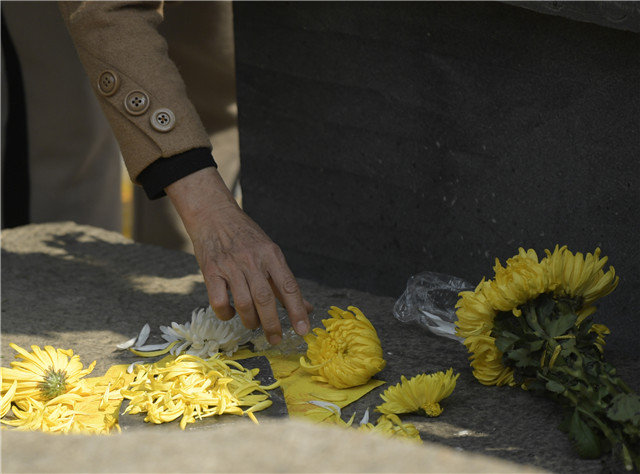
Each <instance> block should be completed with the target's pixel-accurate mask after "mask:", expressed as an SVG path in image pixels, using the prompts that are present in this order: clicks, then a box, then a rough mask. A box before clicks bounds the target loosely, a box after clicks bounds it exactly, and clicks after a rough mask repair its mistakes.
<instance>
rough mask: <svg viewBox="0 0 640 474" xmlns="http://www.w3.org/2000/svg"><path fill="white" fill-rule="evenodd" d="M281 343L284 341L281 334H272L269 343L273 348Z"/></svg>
mask: <svg viewBox="0 0 640 474" xmlns="http://www.w3.org/2000/svg"><path fill="white" fill-rule="evenodd" d="M280 341H282V336H281V335H280V334H272V335H271V336H269V343H270V344H271V345H272V346H275V345H278V344H280Z"/></svg>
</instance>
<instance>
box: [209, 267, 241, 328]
mask: <svg viewBox="0 0 640 474" xmlns="http://www.w3.org/2000/svg"><path fill="white" fill-rule="evenodd" d="M205 284H206V286H207V293H208V295H209V304H210V305H211V308H212V309H213V312H214V313H216V316H217V318H218V319H221V320H222V321H228V320H230V319H231V318H233V317H234V316H235V314H236V311H235V309H234V308H233V306H231V304H230V303H229V293H228V292H227V282H226V281H224V280H223V279H222V278H220V277H218V276H213V277H209V278H205Z"/></svg>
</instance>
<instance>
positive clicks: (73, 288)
mask: <svg viewBox="0 0 640 474" xmlns="http://www.w3.org/2000/svg"><path fill="white" fill-rule="evenodd" d="M300 284H301V287H302V289H303V292H304V294H305V297H306V298H307V299H308V300H310V301H311V302H312V303H313V304H314V305H315V307H316V310H315V312H314V315H313V319H314V320H316V321H317V320H318V318H320V317H321V316H323V315H324V314H325V313H326V310H327V309H328V308H329V306H331V305H336V306H340V307H346V306H348V305H355V306H358V307H359V308H360V309H362V310H363V312H364V313H365V314H366V315H367V317H368V318H369V319H370V320H371V321H372V323H373V324H374V326H375V327H376V328H377V330H378V333H379V336H380V339H381V342H382V346H383V350H384V353H385V357H386V359H387V361H388V363H387V367H386V368H385V369H384V370H383V371H382V372H381V373H380V374H378V378H380V379H381V380H384V381H386V382H388V383H394V384H395V383H397V382H398V381H399V378H400V375H401V374H404V375H407V376H412V375H415V374H417V373H420V372H432V371H437V370H445V369H448V368H449V367H453V368H454V370H455V371H456V372H460V374H461V375H460V378H459V380H458V384H457V387H456V389H455V391H454V392H453V394H452V395H451V397H449V398H448V399H447V400H445V402H444V403H443V407H444V412H443V413H442V415H441V416H440V417H438V418H429V419H427V418H422V417H419V416H408V417H406V419H407V420H408V421H410V422H412V423H414V424H415V425H416V426H417V427H418V428H419V430H420V432H421V436H422V438H423V440H424V449H425V450H426V451H422V450H421V449H418V448H417V447H415V446H410V447H405V446H404V445H403V446H400V445H398V444H396V443H391V442H390V441H388V440H375V441H373V440H370V439H369V437H365V438H366V440H365V439H364V438H360V437H358V436H356V435H357V434H356V433H346V434H345V433H342V432H341V431H340V430H338V431H335V430H329V431H326V437H325V431H323V430H322V429H321V428H318V427H306V425H305V427H304V428H296V426H297V425H296V424H295V423H294V424H291V422H289V421H282V420H280V421H277V420H276V421H274V420H273V419H272V418H265V420H267V422H265V427H262V428H260V429H261V430H263V431H256V432H255V434H251V433H250V425H247V424H246V423H243V422H239V423H223V424H220V426H219V427H216V426H215V425H207V426H206V427H205V426H204V425H203V426H199V425H198V424H197V423H196V424H194V425H190V426H189V429H188V430H187V433H181V432H179V431H178V430H174V431H173V432H170V433H167V432H166V430H165V431H163V433H164V434H165V435H166V436H167V438H162V437H160V435H161V434H163V433H159V432H158V430H150V429H147V427H140V428H139V427H138V426H134V427H133V428H132V429H131V430H128V431H127V432H125V433H123V434H122V435H120V436H114V437H106V438H103V437H98V438H95V437H92V438H76V437H44V436H39V435H38V434H30V435H29V434H23V433H14V432H9V431H7V430H4V431H3V432H2V448H3V452H2V454H3V456H2V463H3V469H6V470H7V471H14V470H15V471H19V470H21V471H38V470H40V467H41V466H43V465H48V466H49V467H50V468H51V469H50V470H53V471H55V470H59V471H65V470H67V471H82V470H93V471H99V470H112V471H113V470H115V471H126V470H128V469H127V468H126V461H127V460H129V461H130V462H131V463H133V464H131V466H132V467H131V469H130V470H133V471H153V470H166V471H180V470H185V471H189V470H190V471H193V470H198V469H197V467H194V465H193V463H192V462H191V461H189V462H188V463H187V464H185V465H184V466H182V467H183V469H181V468H180V465H179V461H178V460H176V459H178V458H176V459H174V460H173V461H171V460H167V461H166V462H167V463H168V464H165V465H164V467H165V469H162V466H163V465H162V464H158V463H159V462H160V461H159V460H158V459H155V458H153V454H152V453H159V452H161V451H158V449H159V448H158V447H157V446H164V445H163V444H162V443H163V442H164V443H169V440H170V443H172V444H171V445H172V446H174V447H178V448H175V449H187V450H188V449H192V448H193V449H198V451H197V452H198V455H197V456H195V458H196V459H200V458H199V456H202V463H203V464H201V466H209V465H210V464H207V463H211V462H213V459H214V454H213V452H214V451H211V452H209V451H207V450H202V451H200V450H199V447H201V446H203V445H204V444H206V443H210V442H212V440H214V439H216V440H220V442H221V443H222V444H223V445H224V446H226V448H227V449H228V448H229V446H231V445H232V444H230V443H231V441H228V440H236V441H237V442H238V443H239V445H241V446H243V449H244V450H245V451H246V449H247V448H246V446H247V444H249V446H256V448H255V449H258V451H259V452H256V453H254V455H253V456H250V455H249V454H247V453H246V452H245V451H242V452H243V453H245V454H244V455H242V456H240V458H242V459H240V460H238V459H236V461H233V460H232V459H231V457H230V456H226V457H224V462H223V461H221V464H218V465H216V467H215V469H217V470H220V471H225V470H226V471H235V470H237V471H242V470H245V471H259V470H266V471H281V472H284V471H287V472H293V471H298V470H300V471H302V470H309V471H387V472H391V471H425V472H433V471H436V472H445V471H446V472H461V471H465V472H471V471H474V472H498V471H499V469H503V468H504V469H505V470H506V471H511V472H513V471H523V470H525V468H524V467H515V466H513V465H511V466H510V467H508V468H505V467H504V465H501V464H500V462H499V460H504V461H511V462H517V463H521V464H526V465H530V466H533V467H537V468H542V469H545V470H550V471H557V472H567V473H568V472H576V473H577V472H580V473H585V474H586V473H597V472H603V471H604V472H606V471H608V470H614V471H615V470H616V469H619V468H620V466H619V465H618V464H616V463H615V462H613V461H611V460H610V459H604V460H583V459H580V458H578V457H577V455H576V454H575V452H574V451H573V449H572V446H571V443H570V442H569V440H568V439H567V438H566V436H565V435H564V434H563V433H561V432H560V431H559V430H558V429H557V425H558V423H559V422H560V420H561V411H560V409H559V407H558V406H556V404H555V403H554V402H553V401H551V400H548V399H544V398H537V397H534V396H532V395H531V394H529V393H525V392H523V391H521V390H517V389H510V388H496V387H492V388H489V387H484V386H482V385H480V384H479V383H477V382H476V381H475V379H474V378H473V376H472V374H471V370H470V369H469V367H468V365H467V353H466V350H465V348H464V347H463V346H462V345H461V344H459V343H457V342H455V341H451V340H448V339H443V338H439V337H435V336H432V335H431V334H430V333H428V332H427V331H426V330H424V329H423V328H421V327H418V326H413V325H410V324H404V323H400V322H398V321H397V320H395V319H394V318H393V316H392V313H391V309H392V307H393V304H394V299H393V298H390V297H386V296H377V295H375V294H371V293H365V292H362V291H357V290H353V289H345V288H331V287H329V286H325V285H320V284H317V283H314V282H312V281H309V280H301V281H300ZM206 301H207V298H206V292H205V288H204V284H203V281H202V278H201V275H200V273H199V270H198V267H197V264H196V262H195V260H194V257H193V256H192V255H189V254H186V253H182V252H175V251H169V250H165V249H162V248H159V247H154V246H150V245H140V244H134V243H132V242H131V241H129V240H127V239H125V238H124V237H122V236H120V235H119V234H115V233H111V232H107V231H103V230H100V229H97V228H93V227H85V226H78V225H75V224H73V223H59V224H42V225H30V226H25V227H19V228H15V229H11V230H5V231H3V232H2V339H1V341H2V366H8V365H9V363H10V362H11V360H13V355H14V354H13V350H12V349H11V348H10V347H9V346H8V343H9V342H15V343H17V344H19V345H21V346H23V347H28V346H29V345H31V344H37V345H40V346H42V345H46V344H51V345H54V346H57V347H62V348H73V350H74V351H75V352H76V353H78V354H80V355H81V357H82V360H83V361H85V362H86V363H88V362H91V361H93V360H97V365H96V368H95V370H94V374H101V373H103V372H104V371H105V370H106V369H107V368H108V367H109V366H111V365H113V364H121V363H130V362H132V361H133V360H134V359H136V357H135V356H133V355H131V354H129V353H128V352H125V351H117V350H116V349H115V345H116V344H117V343H120V342H123V341H124V340H126V339H128V338H130V337H132V336H133V335H135V334H137V333H138V331H139V330H140V328H141V327H142V325H143V324H144V323H147V322H148V323H149V324H150V325H151V327H152V338H151V341H152V342H153V341H154V340H159V337H158V333H159V331H158V329H157V327H158V326H159V325H161V324H162V325H165V324H168V323H170V322H171V321H177V322H185V321H186V320H188V319H189V318H190V314H191V311H192V310H193V309H194V308H196V307H198V306H200V305H203V304H206ZM154 337H155V339H154ZM607 351H608V353H607V356H608V360H610V361H611V362H613V363H614V364H615V365H617V367H618V369H619V372H620V373H621V375H622V376H623V378H625V379H626V380H627V382H628V383H629V384H630V385H631V386H632V388H634V389H635V390H638V389H639V388H640V387H639V385H640V378H639V374H640V362H639V360H638V357H637V354H636V353H632V352H625V351H620V350H616V348H615V347H608V348H607ZM386 386H387V385H385V386H382V387H380V388H378V389H376V390H374V391H373V392H371V393H370V394H368V395H367V396H365V397H363V398H362V399H360V400H359V401H357V402H356V403H354V404H353V405H352V406H349V407H347V408H345V410H344V414H345V415H346V416H350V415H351V414H352V413H353V411H354V410H355V411H358V412H359V413H363V412H364V410H365V408H366V407H374V406H375V405H377V404H378V403H379V402H380V398H379V394H380V393H381V391H382V390H384V388H385V387H386ZM258 418H260V416H258ZM234 427H236V428H234ZM138 428H139V429H138ZM218 429H220V430H222V429H224V430H231V431H224V432H222V431H220V434H218V431H217V430H218ZM234 429H237V432H234V431H233V430H234ZM291 430H293V431H291ZM296 430H299V434H298V435H297V436H294V435H292V434H291V433H293V432H296ZM318 430H319V431H318ZM222 433H224V435H222ZM127 436H131V438H127ZM263 436H265V437H267V438H266V439H263V438H262V437H263ZM161 439H165V440H166V441H160V440H161ZM127 440H128V441H127ZM217 442H218V441H216V443H217ZM269 442H271V443H272V444H271V446H269ZM154 443H160V444H159V445H156V444H154ZM318 443H320V445H322V449H323V450H324V451H323V453H324V454H323V456H320V457H321V458H322V459H321V460H319V461H317V463H316V464H314V466H315V467H313V468H311V467H309V468H308V469H307V468H304V469H303V468H302V467H301V466H302V465H301V464H300V462H302V461H301V456H302V453H306V454H307V455H311V454H312V453H313V454H315V452H314V451H313V448H314V447H317V446H319V445H318ZM345 443H346V444H345ZM349 443H351V444H349ZM167 446H168V444H167ZM72 447H73V448H72ZM136 447H137V449H138V451H139V450H142V449H144V452H145V453H147V454H146V455H145V456H143V458H142V459H138V460H135V459H134V458H135V455H134V454H135V452H138V451H136ZM66 448H69V449H73V450H74V453H81V454H78V455H77V456H78V457H74V458H73V459H69V458H68V456H67V457H66V458H65V456H63V455H62V454H61V453H63V452H64V449H66ZM85 448H86V452H85V451H83V449H85ZM167 449H169V448H167ZM260 450H261V451H260ZM405 450H409V451H405ZM38 452H40V455H34V453H38ZM56 453H57V454H56ZM88 453H89V454H88ZM402 453H404V454H402ZM325 454H326V455H325ZM349 454H351V457H349ZM476 454H482V455H489V456H491V457H493V458H494V459H493V460H491V459H489V461H486V458H484V457H481V458H477V457H473V455H476ZM56 456H57V458H56ZM74 456H76V455H75V454H74ZM118 456H119V457H118ZM123 456H124V458H123ZM127 456H129V458H128V457H127ZM332 456H335V459H336V463H334V464H331V463H330V461H329V460H330V459H331V457H332ZM347 458H349V459H347ZM445 458H446V459H448V461H447V462H450V463H449V464H447V462H445V463H444V464H438V462H441V461H442V459H445ZM46 459H49V461H48V462H49V464H43V463H44V462H45V461H44V460H46ZM52 459H53V461H52ZM56 459H57V461H56ZM83 459H84V460H85V461H86V462H85V461H83ZM91 459H94V460H100V463H103V462H104V463H107V464H104V465H102V464H100V463H94V464H91V463H90V461H91ZM261 459H262V460H263V461H262V462H265V463H266V464H260V460H261ZM265 459H268V461H264V460H265ZM427 459H431V461H427ZM145 460H147V461H148V462H147V464H145V463H144V461H145ZM355 460H360V462H361V464H358V463H357V462H356V461H355ZM364 460H366V461H364ZM434 460H439V461H438V462H436V461H434ZM76 461H77V462H78V463H80V464H73V463H74V462H76ZM338 461H340V462H338ZM418 461H419V462H418ZM56 462H57V463H59V464H55V463H56ZM82 462H85V464H82ZM234 462H235V463H236V464H233V463H234ZM251 462H253V463H254V464H251ZM314 462H316V461H314ZM442 462H444V461H442ZM485 462H489V463H491V462H496V463H497V464H485ZM65 463H66V464H65ZM69 463H71V464H69ZM87 463H89V464H87ZM109 463H112V464H109ZM136 463H137V464H136ZM172 463H173V464H172ZM176 463H177V464H176ZM327 463H329V464H327ZM307 467H308V466H307ZM203 469H205V468H203ZM206 469H207V470H209V468H208V467H207V468H206ZM213 469H214V468H213V467H211V470H213Z"/></svg>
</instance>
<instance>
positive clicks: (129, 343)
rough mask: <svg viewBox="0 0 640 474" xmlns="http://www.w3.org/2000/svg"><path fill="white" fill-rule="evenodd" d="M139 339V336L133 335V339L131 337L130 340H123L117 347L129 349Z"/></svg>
mask: <svg viewBox="0 0 640 474" xmlns="http://www.w3.org/2000/svg"><path fill="white" fill-rule="evenodd" d="M137 340H138V338H137V337H132V338H131V339H129V340H128V341H125V342H121V343H120V344H117V345H116V347H117V348H118V349H122V350H124V349H129V348H130V347H132V346H133V345H134V344H135V342H136V341H137Z"/></svg>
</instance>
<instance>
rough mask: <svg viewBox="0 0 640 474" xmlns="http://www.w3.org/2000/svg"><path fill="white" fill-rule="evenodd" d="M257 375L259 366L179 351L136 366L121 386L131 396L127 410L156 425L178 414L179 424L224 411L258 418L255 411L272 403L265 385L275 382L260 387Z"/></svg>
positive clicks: (184, 424)
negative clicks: (126, 383) (126, 384)
mask: <svg viewBox="0 0 640 474" xmlns="http://www.w3.org/2000/svg"><path fill="white" fill-rule="evenodd" d="M257 374H258V369H253V370H246V369H244V367H242V365H240V364H239V363H238V362H234V361H231V360H222V359H220V357H219V356H218V355H216V356H214V357H212V358H210V359H208V360H203V359H201V358H199V357H196V356H192V355H181V356H179V357H177V358H175V359H173V357H168V358H166V359H163V360H161V361H160V362H157V363H155V364H151V365H139V366H137V368H136V374H135V379H134V381H133V382H132V383H131V386H130V389H129V390H122V394H123V396H124V397H125V398H128V399H130V400H131V402H130V403H129V406H128V407H127V409H126V411H125V413H131V414H136V413H146V414H147V415H146V417H145V419H144V420H145V421H147V422H151V423H157V424H159V423H166V422H170V421H173V420H176V419H178V418H180V417H182V419H181V420H180V427H181V428H182V429H185V427H186V425H187V423H193V422H194V421H195V420H196V419H202V418H205V417H209V416H214V415H222V414H224V413H229V414H232V415H247V416H249V418H251V419H252V420H253V421H254V422H255V423H257V422H258V421H257V420H256V418H255V415H254V414H253V412H255V411H260V410H264V409H265V408H268V407H269V406H270V405H271V400H268V398H269V395H267V392H266V390H271V389H273V388H275V387H277V386H278V385H279V384H278V383H277V382H276V383H275V384H273V385H270V386H268V387H265V386H262V385H260V382H258V381H256V380H254V377H255V376H256V375H257ZM254 392H261V393H260V394H253V393H254ZM243 406H248V407H249V408H248V409H246V410H243V409H242V408H241V407H243Z"/></svg>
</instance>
